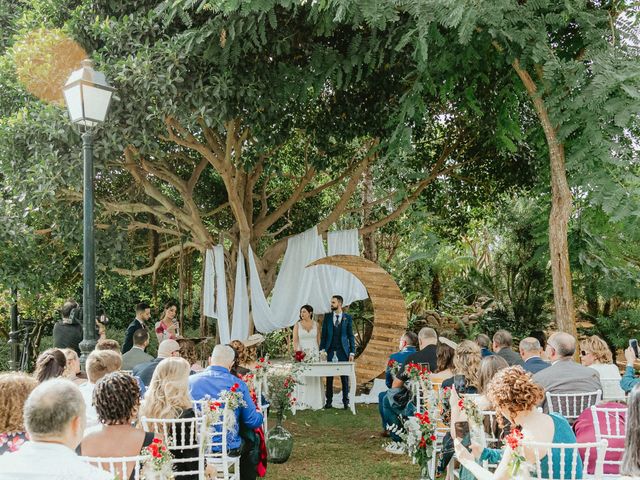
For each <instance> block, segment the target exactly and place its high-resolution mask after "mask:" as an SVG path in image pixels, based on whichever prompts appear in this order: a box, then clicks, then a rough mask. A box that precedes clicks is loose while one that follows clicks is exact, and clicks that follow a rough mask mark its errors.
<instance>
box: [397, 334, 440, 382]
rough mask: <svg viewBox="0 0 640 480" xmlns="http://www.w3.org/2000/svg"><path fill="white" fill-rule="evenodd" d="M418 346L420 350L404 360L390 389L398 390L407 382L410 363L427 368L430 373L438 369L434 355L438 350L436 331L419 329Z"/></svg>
mask: <svg viewBox="0 0 640 480" xmlns="http://www.w3.org/2000/svg"><path fill="white" fill-rule="evenodd" d="M418 344H419V345H420V350H419V351H417V352H415V353H412V354H411V355H408V356H407V357H406V358H405V360H404V362H403V364H402V366H401V367H400V372H398V375H397V376H396V378H395V379H394V380H393V384H392V385H391V386H392V388H400V387H402V386H403V385H404V382H406V381H407V379H408V376H407V375H406V368H407V365H409V364H410V363H417V364H419V365H422V366H424V367H427V368H428V369H429V371H430V372H435V371H436V368H437V367H438V358H437V355H436V352H437V350H438V334H437V333H436V331H435V330H434V329H433V328H430V327H424V328H423V329H421V330H420V332H419V333H418Z"/></svg>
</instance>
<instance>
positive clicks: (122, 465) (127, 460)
mask: <svg viewBox="0 0 640 480" xmlns="http://www.w3.org/2000/svg"><path fill="white" fill-rule="evenodd" d="M80 458H81V459H82V460H83V461H84V462H87V463H89V464H91V465H93V466H94V467H98V468H100V469H102V470H105V471H107V472H109V473H110V474H111V475H113V478H122V479H123V480H128V479H129V478H131V475H132V474H133V480H140V479H141V478H142V467H143V466H144V464H145V463H146V462H147V461H148V460H151V456H150V455H136V456H134V457H85V456H83V457H80ZM52 473H53V472H52Z"/></svg>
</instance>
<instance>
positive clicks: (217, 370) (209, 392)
mask: <svg viewBox="0 0 640 480" xmlns="http://www.w3.org/2000/svg"><path fill="white" fill-rule="evenodd" d="M234 356H235V353H234V351H233V349H232V348H231V347H229V346H228V345H216V347H215V348H214V349H213V353H212V354H211V358H210V364H209V365H210V366H209V367H208V368H207V369H205V370H204V371H203V372H200V373H196V374H195V375H191V376H190V377H189V390H190V392H191V397H192V398H193V399H194V400H202V399H204V398H205V397H207V396H208V397H210V398H217V397H218V396H219V395H220V393H221V392H222V391H223V390H229V389H230V388H231V387H232V386H233V385H235V384H237V385H238V390H237V391H238V392H240V393H241V394H242V397H243V400H244V403H245V405H243V406H240V407H238V408H237V409H236V410H235V411H234V414H235V416H236V426H237V429H236V430H235V431H230V432H229V435H228V436H227V445H228V448H229V454H230V455H232V456H238V455H239V456H240V478H241V479H242V480H253V479H255V478H256V474H257V472H256V463H257V461H258V459H256V458H255V457H254V456H252V455H250V453H251V452H252V451H253V450H254V445H253V444H252V442H250V441H247V440H245V439H243V438H241V437H240V435H239V433H238V432H239V431H241V430H243V429H250V430H253V429H255V428H258V427H260V426H262V421H263V418H262V414H260V413H259V412H258V411H257V410H256V406H255V404H254V403H253V400H252V399H251V394H250V393H249V389H248V388H247V385H246V384H245V383H244V382H243V381H242V380H240V379H239V378H238V377H235V376H233V375H232V374H231V372H230V371H229V369H230V368H231V365H232V364H233V359H234Z"/></svg>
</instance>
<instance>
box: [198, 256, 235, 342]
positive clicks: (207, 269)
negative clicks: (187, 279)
mask: <svg viewBox="0 0 640 480" xmlns="http://www.w3.org/2000/svg"><path fill="white" fill-rule="evenodd" d="M203 296H204V298H203V310H204V314H205V316H207V317H211V318H215V319H217V324H218V335H219V337H220V342H221V343H229V342H230V341H231V339H230V338H229V337H230V335H229V307H228V305H227V283H226V278H225V271H224V247H223V246H222V245H216V246H215V247H214V248H213V249H208V250H207V253H206V256H205V265H204V292H203Z"/></svg>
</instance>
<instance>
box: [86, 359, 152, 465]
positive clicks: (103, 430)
mask: <svg viewBox="0 0 640 480" xmlns="http://www.w3.org/2000/svg"><path fill="white" fill-rule="evenodd" d="M93 405H94V406H95V409H96V412H97V413H98V419H99V421H100V423H101V424H102V426H101V427H98V429H97V430H93V431H89V433H87V432H85V437H84V438H83V439H82V442H81V443H80V445H78V448H77V453H78V455H83V456H87V457H133V456H136V455H139V454H140V450H142V449H143V448H144V447H147V446H149V445H151V443H152V442H153V439H154V438H155V434H154V433H153V432H143V431H142V430H139V429H137V428H135V427H134V426H133V423H134V422H135V421H136V419H137V417H138V409H139V407H140V388H139V387H138V382H137V381H136V379H135V378H133V377H132V376H131V375H129V374H128V373H124V372H120V371H118V372H113V373H109V374H107V375H105V376H104V377H102V379H100V380H99V381H98V383H96V385H95V388H94V390H93ZM105 466H106V465H105ZM134 467H135V465H134V464H133V463H131V464H127V471H130V472H131V477H130V478H133V476H134V473H135V470H134ZM120 477H121V478H124V477H125V476H124V475H120Z"/></svg>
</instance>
